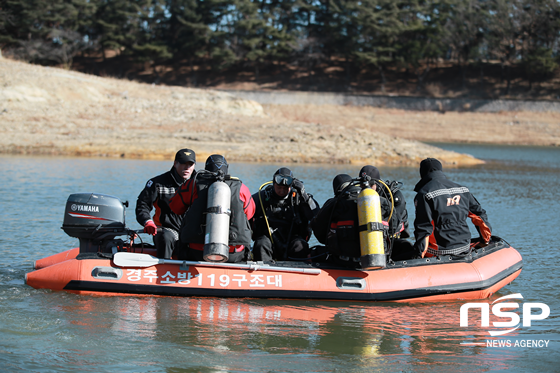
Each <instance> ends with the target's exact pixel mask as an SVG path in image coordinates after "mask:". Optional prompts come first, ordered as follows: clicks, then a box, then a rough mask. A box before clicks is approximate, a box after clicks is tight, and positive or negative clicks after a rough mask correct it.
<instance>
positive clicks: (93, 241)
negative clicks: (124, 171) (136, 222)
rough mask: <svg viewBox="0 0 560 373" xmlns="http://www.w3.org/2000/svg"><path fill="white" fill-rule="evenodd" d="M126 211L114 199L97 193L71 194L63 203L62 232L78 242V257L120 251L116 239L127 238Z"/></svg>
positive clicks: (123, 206) (120, 246) (117, 200)
mask: <svg viewBox="0 0 560 373" xmlns="http://www.w3.org/2000/svg"><path fill="white" fill-rule="evenodd" d="M125 207H128V201H127V202H124V203H123V202H121V200H120V199H118V198H117V197H113V196H109V195H106V194H99V193H77V194H71V195H70V197H68V201H67V202H66V210H65V211H64V221H63V223H62V229H63V230H64V232H66V234H67V235H69V236H70V237H76V238H78V239H79V240H80V253H86V252H107V253H110V252H113V253H114V252H116V251H122V250H123V245H124V242H123V241H122V240H121V239H115V237H116V236H123V235H126V234H128V230H127V229H126V227H125V223H124V220H125Z"/></svg>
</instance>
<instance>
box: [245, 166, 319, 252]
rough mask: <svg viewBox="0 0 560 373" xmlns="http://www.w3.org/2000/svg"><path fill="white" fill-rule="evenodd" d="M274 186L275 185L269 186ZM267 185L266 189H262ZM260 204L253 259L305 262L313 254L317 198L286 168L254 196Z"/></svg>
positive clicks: (277, 172) (255, 200)
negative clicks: (310, 249) (312, 229)
mask: <svg viewBox="0 0 560 373" xmlns="http://www.w3.org/2000/svg"><path fill="white" fill-rule="evenodd" d="M269 184H272V185H269ZM265 185H268V186H266V188H264V189H262V188H263V187H264V186H265ZM253 200H254V202H255V205H256V209H257V210H256V212H255V216H254V217H253V220H252V227H253V239H254V241H255V242H254V244H253V259H254V260H257V261H261V260H262V261H272V260H286V259H304V258H307V257H308V255H309V244H308V241H309V238H310V236H311V228H310V227H309V222H310V221H311V219H312V218H313V217H314V216H315V215H316V214H317V212H318V211H319V204H318V203H317V201H315V199H313V195H311V194H308V193H307V192H306V191H305V188H304V185H303V182H302V181H300V180H298V179H296V178H294V175H293V173H292V171H291V170H290V169H288V168H286V167H282V168H280V169H278V170H277V171H276V172H275V173H274V175H273V177H272V181H271V182H270V181H269V182H267V183H265V184H263V185H262V186H261V188H260V189H259V191H258V192H257V193H255V194H253Z"/></svg>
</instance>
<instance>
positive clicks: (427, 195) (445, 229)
mask: <svg viewBox="0 0 560 373" xmlns="http://www.w3.org/2000/svg"><path fill="white" fill-rule="evenodd" d="M420 177H421V180H420V181H419V182H418V184H416V186H415V187H414V191H415V192H417V194H416V197H415V198H414V205H415V206H416V219H415V220H414V236H415V238H416V243H415V244H414V248H415V250H416V252H417V254H418V255H419V256H421V257H422V258H423V257H424V256H437V255H459V254H463V253H467V252H469V251H470V247H471V246H470V243H471V233H470V230H469V226H468V224H467V218H471V220H472V222H473V224H474V225H475V227H476V229H477V231H478V233H479V234H480V237H481V239H482V240H483V241H484V242H485V243H488V242H489V241H490V238H491V235H492V227H491V226H490V223H489V222H488V217H487V216H486V211H484V209H483V208H482V207H481V206H480V203H479V202H478V201H477V200H476V198H474V196H473V195H472V194H471V193H470V191H469V189H468V188H466V187H464V186H462V185H459V184H457V183H454V182H452V181H450V180H449V179H447V177H446V176H445V175H444V173H443V167H442V165H441V162H440V161H438V160H437V159H435V158H426V159H424V160H423V161H422V162H420Z"/></svg>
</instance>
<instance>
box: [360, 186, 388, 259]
mask: <svg viewBox="0 0 560 373" xmlns="http://www.w3.org/2000/svg"><path fill="white" fill-rule="evenodd" d="M358 223H359V225H360V228H359V230H360V249H361V254H362V255H361V257H360V261H361V263H362V269H366V270H367V269H380V268H385V267H386V265H387V258H386V256H385V248H384V246H383V220H382V218H381V201H380V200H379V194H377V192H376V191H375V190H373V189H372V188H370V187H366V188H363V189H362V191H361V192H360V194H359V195H358Z"/></svg>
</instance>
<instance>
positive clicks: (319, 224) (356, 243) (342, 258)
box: [311, 174, 362, 268]
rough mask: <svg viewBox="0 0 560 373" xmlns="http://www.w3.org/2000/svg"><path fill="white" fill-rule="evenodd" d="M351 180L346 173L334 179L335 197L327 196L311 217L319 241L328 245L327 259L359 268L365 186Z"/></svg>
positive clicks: (345, 265)
mask: <svg viewBox="0 0 560 373" xmlns="http://www.w3.org/2000/svg"><path fill="white" fill-rule="evenodd" d="M352 181H353V180H352V177H351V176H350V175H347V174H340V175H337V176H336V177H335V178H334V179H333V192H334V197H333V198H330V199H328V200H327V202H325V204H324V205H323V207H322V208H321V210H320V211H319V213H318V214H317V215H316V216H315V217H314V218H313V220H311V228H312V229H313V234H314V235H315V237H316V238H317V241H319V242H320V243H322V244H323V245H325V246H326V247H327V252H328V254H329V255H328V257H327V262H329V263H333V264H336V265H340V266H343V267H350V268H359V267H360V256H361V251H360V232H359V223H358V205H357V201H358V195H359V194H360V191H361V190H362V188H360V186H359V185H356V184H352Z"/></svg>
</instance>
